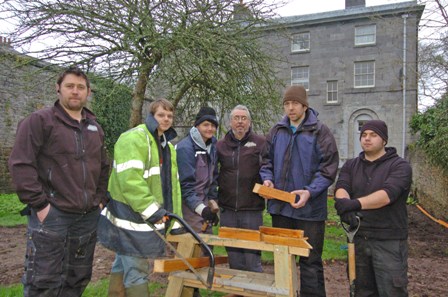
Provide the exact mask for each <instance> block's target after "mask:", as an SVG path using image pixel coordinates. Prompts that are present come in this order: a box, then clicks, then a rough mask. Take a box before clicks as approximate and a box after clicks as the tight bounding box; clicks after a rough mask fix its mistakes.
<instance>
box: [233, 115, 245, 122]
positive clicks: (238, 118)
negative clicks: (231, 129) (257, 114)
mask: <svg viewBox="0 0 448 297" xmlns="http://www.w3.org/2000/svg"><path fill="white" fill-rule="evenodd" d="M232 119H233V120H234V121H235V122H239V121H242V122H245V121H247V120H248V117H246V116H233V117H232Z"/></svg>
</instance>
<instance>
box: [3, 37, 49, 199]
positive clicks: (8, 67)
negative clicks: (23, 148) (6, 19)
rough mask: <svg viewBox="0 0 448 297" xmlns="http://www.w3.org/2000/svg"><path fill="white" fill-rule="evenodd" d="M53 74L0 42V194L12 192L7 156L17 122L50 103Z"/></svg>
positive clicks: (47, 67) (44, 65) (45, 66)
mask: <svg viewBox="0 0 448 297" xmlns="http://www.w3.org/2000/svg"><path fill="white" fill-rule="evenodd" d="M2 40H3V39H2ZM52 69H53V70H52ZM56 76H57V71H56V70H54V68H52V67H51V66H50V65H48V64H44V63H41V62H37V61H32V60H31V58H30V57H27V56H24V55H21V54H20V53H18V52H16V51H15V50H13V49H12V48H11V47H10V46H9V44H8V43H5V42H3V41H2V42H0V110H1V113H0V193H10V192H13V188H12V185H11V178H10V175H9V171H8V158H9V155H10V153H11V148H12V146H13V144H14V139H15V132H16V128H17V124H18V123H19V121H20V120H21V119H23V118H24V117H26V116H27V115H28V114H30V113H31V112H33V111H35V110H37V109H41V108H43V107H46V106H51V105H53V103H54V101H55V100H56V93H55V82H56Z"/></svg>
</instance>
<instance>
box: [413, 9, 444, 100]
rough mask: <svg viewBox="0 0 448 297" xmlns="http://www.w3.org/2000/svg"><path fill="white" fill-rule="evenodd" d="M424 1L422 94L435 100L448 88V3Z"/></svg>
mask: <svg viewBox="0 0 448 297" xmlns="http://www.w3.org/2000/svg"><path fill="white" fill-rule="evenodd" d="M422 3H423V4H425V5H426V7H425V12H424V14H423V17H422V19H421V21H420V28H419V35H420V42H419V78H420V79H419V82H420V97H421V98H426V99H430V100H429V101H430V102H433V101H434V100H438V99H440V98H441V96H442V95H444V94H445V93H446V92H447V91H448V14H447V8H448V5H447V4H446V1H442V0H426V1H422ZM421 104H422V105H427V103H425V102H421Z"/></svg>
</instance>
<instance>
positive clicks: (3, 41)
mask: <svg viewBox="0 0 448 297" xmlns="http://www.w3.org/2000/svg"><path fill="white" fill-rule="evenodd" d="M0 46H11V38H6V37H3V36H0Z"/></svg>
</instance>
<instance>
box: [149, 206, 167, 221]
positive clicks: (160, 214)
mask: <svg viewBox="0 0 448 297" xmlns="http://www.w3.org/2000/svg"><path fill="white" fill-rule="evenodd" d="M166 214H167V211H166V210H165V209H163V208H159V209H158V210H157V211H156V212H155V213H153V215H152V216H150V217H149V218H148V219H146V221H147V222H148V223H151V224H153V225H154V224H156V223H157V222H159V221H160V220H161V219H163V217H164V216H165V215H166Z"/></svg>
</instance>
